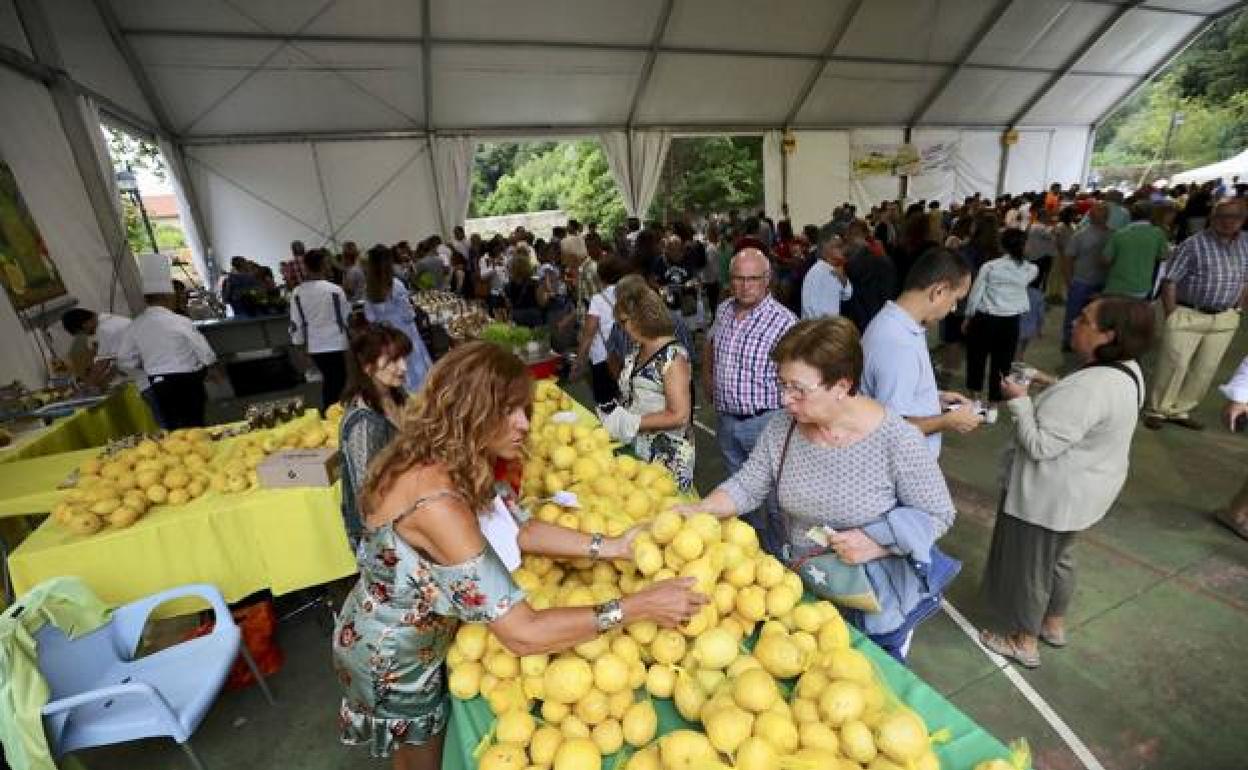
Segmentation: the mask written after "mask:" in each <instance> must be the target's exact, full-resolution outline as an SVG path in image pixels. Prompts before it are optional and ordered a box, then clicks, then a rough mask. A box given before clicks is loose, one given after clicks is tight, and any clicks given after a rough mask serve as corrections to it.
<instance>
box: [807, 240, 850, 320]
mask: <svg viewBox="0 0 1248 770" xmlns="http://www.w3.org/2000/svg"><path fill="white" fill-rule="evenodd" d="M845 261H846V260H845V254H844V252H842V251H841V238H840V236H837V235H833V234H832V233H831V232H828V233H826V234H825V236H824V238H823V244H822V246H821V248H820V251H819V259H818V260H816V261H815V264H813V265H811V266H810V270H808V271H806V277H805V278H804V279H803V280H802V318H803V319H806V318H821V317H823V316H838V315H840V314H841V303H842V302H846V301H848V300H849V298H850V297H852V296H854V287H853V286H852V285H850V283H849V278H847V277H846V276H845Z"/></svg>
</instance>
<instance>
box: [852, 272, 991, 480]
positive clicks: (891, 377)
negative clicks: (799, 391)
mask: <svg viewBox="0 0 1248 770" xmlns="http://www.w3.org/2000/svg"><path fill="white" fill-rule="evenodd" d="M970 289H971V269H970V266H969V265H967V263H966V262H965V260H963V259H962V258H961V257H959V256H958V255H957V254H954V253H953V252H952V251H950V250H948V249H931V250H929V251H928V252H927V253H925V254H924V255H923V256H921V257H919V259H918V260H917V261H916V262H915V263H914V266H913V267H911V268H910V272H909V273H907V274H906V283H905V285H904V286H903V287H902V292H901V295H900V296H899V297H897V299H896V301H892V302H888V303H887V304H885V305H884V307H883V308H882V309H881V310H880V312H879V313H877V314H876V316H875V318H874V319H873V320H872V321H871V324H870V325H869V326H868V327H867V331H866V333H865V334H863V336H862V353H863V370H862V392H863V393H864V394H866V395H868V396H870V397H871V398H874V399H875V400H876V401H879V402H880V403H881V404H883V405H884V406H885V407H886V408H887V409H889V410H890V411H892V412H895V413H897V414H899V415H901V416H902V417H904V418H906V419H907V420H908V421H910V422H911V423H913V424H914V426H915V427H917V428H918V429H919V430H920V431H921V432H922V433H923V435H925V436H927V445H928V448H929V449H930V450H931V452H932V454H933V455H936V456H939V455H940V445H941V433H943V432H944V431H947V430H952V431H957V432H958V433H969V432H970V431H972V430H974V429H975V428H977V427H978V426H979V425H980V424H981V423H982V422H983V418H981V417H980V416H979V415H978V414H976V412H975V410H974V408H973V403H972V402H971V400H970V399H968V398H967V397H966V396H963V395H962V394H960V393H954V392H952V391H941V390H939V389H938V388H937V387H936V373H935V371H934V370H933V369H932V356H931V353H929V352H928V349H927V327H929V326H932V325H934V324H938V323H940V322H941V321H942V320H943V319H944V318H945V316H947V315H949V314H950V313H951V312H953V309H954V308H955V307H957V305H958V303H959V302H960V301H962V299H963V298H964V297H966V295H967V292H969V291H970ZM951 407H952V408H951Z"/></svg>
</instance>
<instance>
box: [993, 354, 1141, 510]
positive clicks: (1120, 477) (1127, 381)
mask: <svg viewBox="0 0 1248 770" xmlns="http://www.w3.org/2000/svg"><path fill="white" fill-rule="evenodd" d="M1123 363H1124V365H1125V366H1126V367H1127V368H1128V369H1130V370H1131V371H1132V372H1133V373H1134V374H1135V376H1136V377H1138V378H1139V382H1140V389H1139V391H1137V390H1136V386H1135V384H1134V383H1132V381H1131V378H1130V377H1128V376H1127V374H1126V373H1125V372H1123V371H1121V370H1118V369H1114V368H1112V367H1109V366H1094V367H1088V368H1085V369H1080V370H1079V371H1076V372H1074V373H1073V374H1070V375H1067V376H1066V377H1064V378H1062V379H1061V380H1060V381H1058V382H1057V383H1056V384H1055V385H1053V386H1052V387H1050V388H1049V389H1048V390H1046V391H1044V392H1043V393H1041V394H1040V395H1039V396H1037V397H1036V398H1035V400H1034V401H1033V400H1032V399H1031V398H1027V397H1024V398H1016V399H1014V400H1013V401H1009V402H1007V407H1008V408H1009V410H1010V413H1011V414H1012V415H1013V416H1014V423H1015V428H1014V438H1013V441H1012V442H1011V447H1010V450H1011V451H1012V453H1013V459H1012V463H1011V464H1010V468H1009V476H1008V479H1009V481H1008V488H1007V491H1006V498H1005V512H1006V513H1008V514H1010V515H1011V516H1014V517H1015V518H1018V519H1022V520H1023V521H1027V522H1030V523H1032V524H1036V525H1038V526H1041V527H1045V528H1046V529H1051V530H1054V531H1057V532H1077V531H1079V530H1083V529H1087V528H1088V527H1090V526H1092V525H1093V524H1095V523H1096V522H1097V521H1099V520H1100V519H1101V517H1102V516H1104V515H1105V513H1106V512H1107V511H1109V507H1110V506H1111V505H1113V502H1114V500H1115V498H1117V497H1118V493H1119V492H1120V491H1121V490H1122V485H1123V482H1125V481H1126V479H1127V466H1128V462H1129V456H1130V453H1131V436H1132V434H1133V433H1134V432H1135V424H1136V420H1137V418H1138V417H1139V412H1140V407H1141V406H1142V404H1143V398H1142V396H1143V388H1144V377H1143V375H1142V373H1141V372H1140V367H1139V365H1138V364H1137V363H1136V362H1134V361H1124V362H1123Z"/></svg>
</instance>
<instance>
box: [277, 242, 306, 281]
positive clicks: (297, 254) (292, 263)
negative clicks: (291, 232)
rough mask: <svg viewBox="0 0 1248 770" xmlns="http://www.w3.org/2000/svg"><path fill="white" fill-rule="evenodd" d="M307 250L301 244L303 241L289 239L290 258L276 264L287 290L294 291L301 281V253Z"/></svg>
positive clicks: (302, 278)
mask: <svg viewBox="0 0 1248 770" xmlns="http://www.w3.org/2000/svg"><path fill="white" fill-rule="evenodd" d="M307 251H308V250H307V247H305V246H304V245H303V241H291V242H290V256H291V258H290V259H288V260H285V261H284V262H282V263H281V264H280V265H278V268H279V269H280V270H281V272H282V281H283V282H285V284H286V290H287V291H294V289H295V287H296V286H298V285H299V284H301V283H303V281H304V272H303V255H304V254H306V253H307Z"/></svg>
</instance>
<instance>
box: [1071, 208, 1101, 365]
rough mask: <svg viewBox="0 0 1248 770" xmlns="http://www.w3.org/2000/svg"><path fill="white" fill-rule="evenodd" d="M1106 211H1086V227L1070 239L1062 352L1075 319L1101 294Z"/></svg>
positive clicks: (1095, 209) (1093, 209)
mask: <svg viewBox="0 0 1248 770" xmlns="http://www.w3.org/2000/svg"><path fill="white" fill-rule="evenodd" d="M1108 220H1109V209H1107V208H1106V207H1105V204H1103V203H1097V204H1096V205H1095V206H1093V207H1092V208H1091V209H1089V210H1088V219H1087V224H1085V225H1084V226H1083V227H1080V228H1079V230H1078V231H1077V232H1076V233H1075V234H1074V236H1073V237H1072V238H1071V239H1070V247H1069V256H1068V258H1069V259H1070V271H1071V273H1070V275H1071V278H1070V288H1069V289H1068V290H1067V292H1066V316H1065V318H1064V319H1062V350H1063V351H1064V352H1069V351H1070V331H1071V329H1072V328H1073V327H1074V323H1075V319H1076V318H1078V317H1079V314H1080V313H1082V312H1083V309H1084V308H1085V307H1087V306H1088V303H1089V302H1091V301H1092V298H1093V297H1095V296H1096V295H1097V294H1100V293H1101V292H1102V291H1104V290H1105V275H1106V273H1107V272H1108V265H1107V264H1106V261H1105V244H1106V243H1108V242H1109V236H1110V231H1109V225H1108V224H1107V222H1108Z"/></svg>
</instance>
